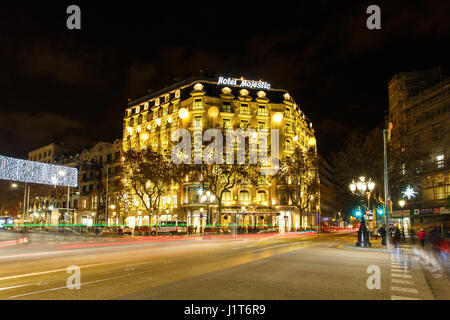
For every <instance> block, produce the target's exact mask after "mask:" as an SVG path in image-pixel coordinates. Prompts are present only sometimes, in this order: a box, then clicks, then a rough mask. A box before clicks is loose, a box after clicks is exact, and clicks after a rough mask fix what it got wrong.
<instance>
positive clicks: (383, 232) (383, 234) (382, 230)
mask: <svg viewBox="0 0 450 320" xmlns="http://www.w3.org/2000/svg"><path fill="white" fill-rule="evenodd" d="M378 233H379V234H380V236H381V245H382V246H385V245H386V228H385V227H384V225H383V226H381V228H380V229H378Z"/></svg>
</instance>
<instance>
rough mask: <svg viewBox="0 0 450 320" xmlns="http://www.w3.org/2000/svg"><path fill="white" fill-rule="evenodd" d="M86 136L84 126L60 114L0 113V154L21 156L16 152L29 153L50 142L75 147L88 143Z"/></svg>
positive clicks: (86, 131) (86, 128) (21, 155)
mask: <svg viewBox="0 0 450 320" xmlns="http://www.w3.org/2000/svg"><path fill="white" fill-rule="evenodd" d="M88 134H89V130H88V127H87V125H86V124H85V123H83V122H80V121H77V120H74V119H71V118H70V117H67V116H65V115H61V114H53V113H37V114H30V113H25V112H11V113H0V150H1V152H0V153H1V154H8V155H14V156H19V157H24V156H26V154H23V153H20V152H18V151H22V150H28V151H30V150H32V149H34V148H39V147H41V146H43V145H46V144H49V143H52V142H56V143H59V142H64V143H66V145H67V146H70V147H75V148H76V147H80V146H83V145H86V144H87V143H88V141H89V140H88V139H87V135H88ZM18 143H19V144H20V145H17V144H18Z"/></svg>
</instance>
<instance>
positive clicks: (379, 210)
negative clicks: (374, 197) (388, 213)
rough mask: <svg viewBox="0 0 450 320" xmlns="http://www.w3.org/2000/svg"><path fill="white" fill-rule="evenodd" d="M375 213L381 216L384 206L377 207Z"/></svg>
mask: <svg viewBox="0 0 450 320" xmlns="http://www.w3.org/2000/svg"><path fill="white" fill-rule="evenodd" d="M377 213H378V214H379V215H380V216H382V215H383V214H384V208H383V207H378V209H377Z"/></svg>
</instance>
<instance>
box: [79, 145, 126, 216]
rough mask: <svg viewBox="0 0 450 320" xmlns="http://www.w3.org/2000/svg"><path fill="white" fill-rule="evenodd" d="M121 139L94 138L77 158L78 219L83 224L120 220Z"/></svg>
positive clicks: (121, 212) (121, 214) (122, 213)
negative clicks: (103, 139)
mask: <svg viewBox="0 0 450 320" xmlns="http://www.w3.org/2000/svg"><path fill="white" fill-rule="evenodd" d="M121 148H122V141H121V140H119V139H118V140H115V141H114V142H113V143H110V142H103V141H101V142H97V143H96V144H95V145H94V146H93V147H92V148H89V149H84V150H83V151H81V152H80V154H79V158H78V170H79V180H78V181H79V192H80V201H79V206H78V215H79V220H78V221H79V223H82V224H84V225H93V224H106V221H107V220H108V221H109V223H108V224H109V225H111V224H119V223H123V219H122V218H121V216H123V215H124V214H125V213H124V212H123V210H122V211H119V209H120V205H119V204H120V196H119V193H120V190H119V182H120V170H119V164H120V154H121Z"/></svg>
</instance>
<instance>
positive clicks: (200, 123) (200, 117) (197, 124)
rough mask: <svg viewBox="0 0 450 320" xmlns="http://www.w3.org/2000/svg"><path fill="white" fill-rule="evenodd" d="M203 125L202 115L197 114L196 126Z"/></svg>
mask: <svg viewBox="0 0 450 320" xmlns="http://www.w3.org/2000/svg"><path fill="white" fill-rule="evenodd" d="M201 126H202V116H195V118H194V127H201Z"/></svg>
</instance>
